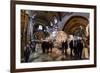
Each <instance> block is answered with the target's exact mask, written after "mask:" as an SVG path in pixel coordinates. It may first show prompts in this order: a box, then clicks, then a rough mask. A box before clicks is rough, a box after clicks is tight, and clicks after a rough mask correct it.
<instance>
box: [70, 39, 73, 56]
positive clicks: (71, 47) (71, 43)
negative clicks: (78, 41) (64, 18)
mask: <svg viewBox="0 0 100 73" xmlns="http://www.w3.org/2000/svg"><path fill="white" fill-rule="evenodd" d="M73 42H74V41H73V40H71V41H70V43H69V47H70V49H71V51H70V54H71V55H70V56H71V57H72V50H73V49H74V43H73Z"/></svg>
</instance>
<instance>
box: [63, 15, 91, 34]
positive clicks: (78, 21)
mask: <svg viewBox="0 0 100 73" xmlns="http://www.w3.org/2000/svg"><path fill="white" fill-rule="evenodd" d="M88 24H89V21H88V19H87V18H85V17H83V16H72V17H70V18H69V19H68V21H67V22H66V23H65V24H64V27H63V31H65V32H66V33H67V34H73V33H74V32H75V30H76V29H78V28H79V26H82V28H83V30H84V31H85V30H86V26H87V25H88Z"/></svg>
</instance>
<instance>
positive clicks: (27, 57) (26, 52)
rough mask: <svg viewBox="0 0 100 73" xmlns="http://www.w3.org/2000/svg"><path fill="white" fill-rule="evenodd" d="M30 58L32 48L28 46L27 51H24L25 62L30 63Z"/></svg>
mask: <svg viewBox="0 0 100 73" xmlns="http://www.w3.org/2000/svg"><path fill="white" fill-rule="evenodd" d="M29 56H30V47H29V45H27V46H26V47H25V50H24V58H25V62H28V60H29Z"/></svg>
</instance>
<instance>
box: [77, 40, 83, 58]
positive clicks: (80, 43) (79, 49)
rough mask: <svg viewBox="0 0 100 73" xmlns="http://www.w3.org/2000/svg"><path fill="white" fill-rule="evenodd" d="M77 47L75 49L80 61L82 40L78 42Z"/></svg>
mask: <svg viewBox="0 0 100 73" xmlns="http://www.w3.org/2000/svg"><path fill="white" fill-rule="evenodd" d="M77 43H78V46H77V49H78V57H79V59H81V56H82V50H83V43H82V40H78V42H77Z"/></svg>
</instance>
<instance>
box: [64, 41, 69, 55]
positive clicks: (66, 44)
mask: <svg viewBox="0 0 100 73" xmlns="http://www.w3.org/2000/svg"><path fill="white" fill-rule="evenodd" d="M64 44H65V45H64V46H65V54H67V49H68V42H67V40H66V41H65V43H64Z"/></svg>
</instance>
